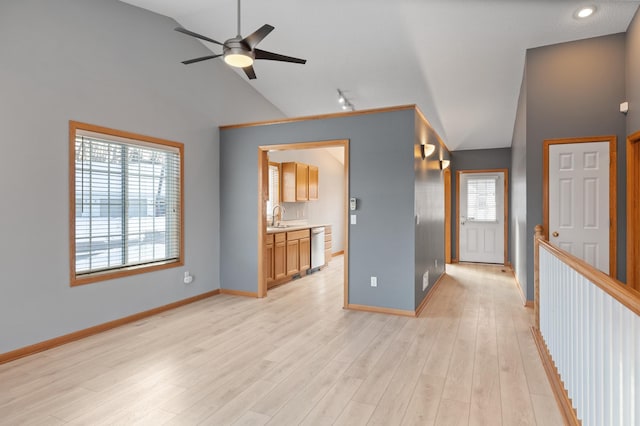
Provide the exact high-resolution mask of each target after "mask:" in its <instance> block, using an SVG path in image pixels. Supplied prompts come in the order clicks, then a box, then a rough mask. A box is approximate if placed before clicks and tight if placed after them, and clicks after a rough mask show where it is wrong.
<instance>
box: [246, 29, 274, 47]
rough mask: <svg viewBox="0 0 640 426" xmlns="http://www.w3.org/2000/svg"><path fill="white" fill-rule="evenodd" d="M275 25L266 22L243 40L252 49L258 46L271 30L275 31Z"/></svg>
mask: <svg viewBox="0 0 640 426" xmlns="http://www.w3.org/2000/svg"><path fill="white" fill-rule="evenodd" d="M273 29H274V27H273V26H271V25H268V24H264V25H263V26H261V27H260V28H258V29H257V30H255V31H254V32H253V33H252V34H249V35H248V36H246V37H245V38H244V39H242V41H244V42H245V43H247V44H248V45H249V47H250V48H251V49H253V48H254V47H256V46H257V45H258V43H260V42H261V41H262V40H263V39H264V38H265V37H266V36H268V35H269V33H270V32H271V31H273Z"/></svg>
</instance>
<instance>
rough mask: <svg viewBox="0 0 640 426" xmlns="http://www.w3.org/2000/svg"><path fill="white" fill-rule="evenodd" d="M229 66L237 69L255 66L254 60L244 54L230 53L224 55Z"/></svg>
mask: <svg viewBox="0 0 640 426" xmlns="http://www.w3.org/2000/svg"><path fill="white" fill-rule="evenodd" d="M224 61H225V62H226V63H227V65H229V66H232V67H235V68H246V67H249V66H251V65H253V58H252V57H251V56H249V55H245V54H242V53H229V54H227V55H224Z"/></svg>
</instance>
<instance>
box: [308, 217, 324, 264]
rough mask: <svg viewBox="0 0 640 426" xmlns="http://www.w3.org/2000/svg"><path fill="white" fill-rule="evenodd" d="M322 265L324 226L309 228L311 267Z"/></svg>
mask: <svg viewBox="0 0 640 426" xmlns="http://www.w3.org/2000/svg"><path fill="white" fill-rule="evenodd" d="M323 265H324V226H319V227H317V228H311V269H314V268H318V267H320V266H323Z"/></svg>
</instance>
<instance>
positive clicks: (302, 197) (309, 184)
mask: <svg viewBox="0 0 640 426" xmlns="http://www.w3.org/2000/svg"><path fill="white" fill-rule="evenodd" d="M318 175H319V172H318V167H316V166H310V165H308V164H304V163H297V162H289V163H282V201H284V202H285V203H293V202H296V201H309V200H317V199H318Z"/></svg>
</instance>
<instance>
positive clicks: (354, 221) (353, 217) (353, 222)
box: [351, 214, 356, 225]
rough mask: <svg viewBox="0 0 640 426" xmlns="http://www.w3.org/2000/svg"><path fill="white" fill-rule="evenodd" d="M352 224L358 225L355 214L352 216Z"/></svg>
mask: <svg viewBox="0 0 640 426" xmlns="http://www.w3.org/2000/svg"><path fill="white" fill-rule="evenodd" d="M351 224H352V225H355V224H356V215H355V214H352V215H351Z"/></svg>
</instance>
